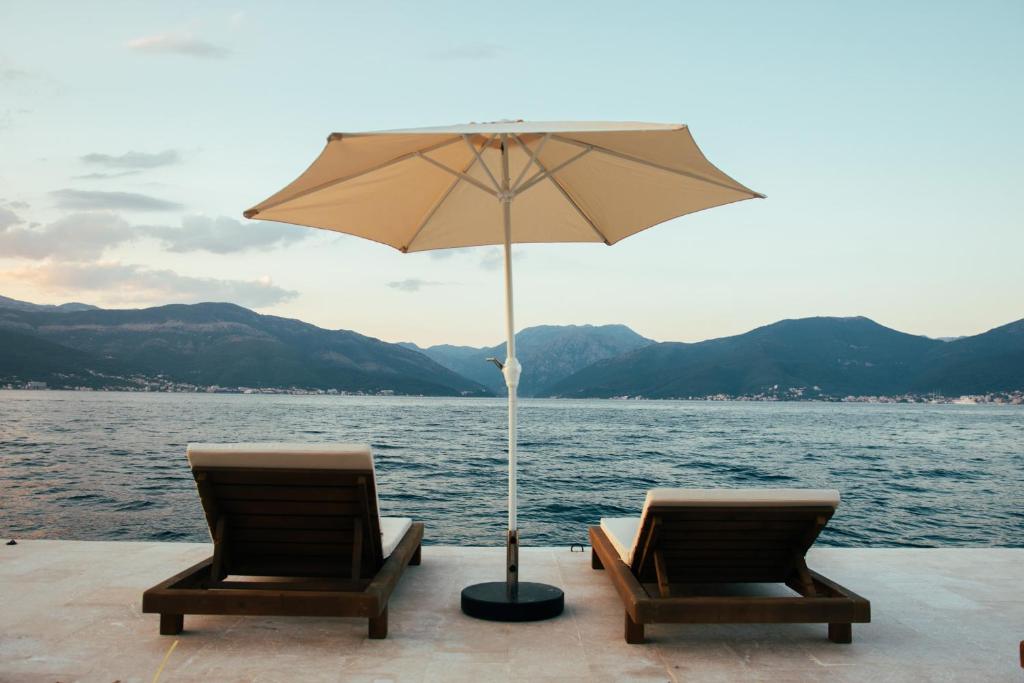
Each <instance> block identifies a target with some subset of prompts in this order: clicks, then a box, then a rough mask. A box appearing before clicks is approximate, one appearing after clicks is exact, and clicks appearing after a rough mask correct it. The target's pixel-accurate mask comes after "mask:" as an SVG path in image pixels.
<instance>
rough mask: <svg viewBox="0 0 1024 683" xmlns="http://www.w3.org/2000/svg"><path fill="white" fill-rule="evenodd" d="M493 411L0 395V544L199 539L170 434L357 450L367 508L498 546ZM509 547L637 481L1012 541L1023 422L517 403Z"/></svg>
mask: <svg viewBox="0 0 1024 683" xmlns="http://www.w3.org/2000/svg"><path fill="white" fill-rule="evenodd" d="M504 420H505V411H504V402H503V401H502V400H499V399H436V398H363V397H341V396H242V395H206V394H117V393H72V392H27V391H21V392H16V391H0V534H3V535H5V536H9V537H14V538H71V539H115V540H160V541H205V540H208V538H209V537H208V533H207V531H206V527H205V524H204V521H203V519H202V516H201V514H200V508H199V503H198V498H197V496H196V492H195V485H194V483H193V481H192V479H191V477H190V475H189V469H188V465H187V463H186V460H185V446H186V444H187V443H188V442H189V441H207V442H230V441H295V442H310V443H322V442H336V441H363V442H369V443H371V444H373V447H374V451H375V454H376V459H377V460H376V462H377V471H378V477H379V480H380V483H379V488H380V497H381V505H382V507H383V509H384V512H385V514H391V515H402V516H409V517H414V518H416V519H417V520H421V521H423V522H425V523H426V525H427V540H428V542H431V543H446V544H473V545H500V544H502V543H503V542H504V540H503V539H504V536H503V530H504V526H505V515H506V508H505V500H506V499H505V496H506V490H507V488H506V486H507V484H506V456H505V428H504ZM521 423H522V424H521V432H520V439H521V455H520V470H519V476H520V517H519V519H520V527H521V533H522V537H523V543H524V544H532V545H564V544H569V543H574V542H585V541H586V526H587V525H588V524H594V523H596V522H597V520H598V519H599V518H600V517H602V516H614V515H630V514H637V512H638V510H639V509H640V506H641V504H642V502H643V498H644V493H645V491H646V490H647V489H648V488H651V487H654V486H692V487H718V486H720V487H744V486H746V487H751V486H769V487H790V486H793V487H830V488H837V489H839V490H840V491H841V492H842V496H843V502H842V505H841V506H840V508H839V511H838V512H837V514H836V516H835V517H834V518H833V521H832V522H831V523H830V524H829V526H828V528H827V529H826V531H825V533H824V534H823V535H822V538H821V540H820V541H819V542H820V543H822V544H824V545H834V546H957V545H985V546H989V545H999V546H1016V547H1024V409H1022V408H1020V407H1012V406H952V405H939V406H924V405H864V404H825V403H703V402H671V401H665V402H660V401H657V402H656V401H650V402H627V401H560V400H543V399H538V400H525V401H522V404H521Z"/></svg>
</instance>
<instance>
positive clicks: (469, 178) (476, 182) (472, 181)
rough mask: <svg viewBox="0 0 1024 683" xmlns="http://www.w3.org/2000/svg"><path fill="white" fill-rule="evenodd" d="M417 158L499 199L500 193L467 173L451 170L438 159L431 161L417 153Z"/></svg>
mask: <svg viewBox="0 0 1024 683" xmlns="http://www.w3.org/2000/svg"><path fill="white" fill-rule="evenodd" d="M416 156H418V157H419V158H420V159H423V161H426V162H428V163H431V164H433V165H434V166H437V167H438V168H439V169H441V170H442V171H445V172H447V173H451V174H452V175H453V176H455V177H456V178H460V179H462V180H465V181H466V182H467V183H469V184H470V185H473V186H475V187H478V188H480V189H481V190H483V191H484V192H486V193H487V194H489V195H491V196H492V197H497V196H498V192H497V191H496V190H492V189H491V188H489V187H487V186H486V185H484V184H483V183H481V182H480V181H479V180H477V179H476V178H473V177H472V176H468V175H466V174H465V173H460V172H458V171H456V170H455V169H454V168H450V167H448V166H446V165H444V164H442V163H441V162H440V161H437V160H436V159H431V158H430V157H428V156H426V155H425V154H420V153H419V152H417V153H416Z"/></svg>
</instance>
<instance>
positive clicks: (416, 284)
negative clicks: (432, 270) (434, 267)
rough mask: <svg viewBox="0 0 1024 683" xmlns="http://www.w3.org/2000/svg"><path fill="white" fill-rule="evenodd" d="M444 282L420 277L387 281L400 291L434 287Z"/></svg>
mask: <svg viewBox="0 0 1024 683" xmlns="http://www.w3.org/2000/svg"><path fill="white" fill-rule="evenodd" d="M443 284H444V283H443V282H434V281H433V280H420V279H419V278H409V279H407V280H395V281H393V282H389V283H387V285H388V287H390V288H391V289H397V290H398V291H400V292H418V291H420V290H421V289H423V288H424V287H434V286H436V285H443Z"/></svg>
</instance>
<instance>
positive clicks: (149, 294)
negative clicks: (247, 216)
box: [4, 262, 298, 308]
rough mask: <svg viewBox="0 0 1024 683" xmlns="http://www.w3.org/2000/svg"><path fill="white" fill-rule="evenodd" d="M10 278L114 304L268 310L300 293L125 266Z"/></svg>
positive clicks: (34, 271)
mask: <svg viewBox="0 0 1024 683" xmlns="http://www.w3.org/2000/svg"><path fill="white" fill-rule="evenodd" d="M4 275H8V276H12V277H14V278H17V280H18V281H19V282H27V283H31V284H33V285H35V286H38V287H40V288H43V289H47V290H49V291H52V292H54V293H66V294H67V295H71V296H79V295H80V294H81V293H82V292H98V293H100V294H101V295H102V297H103V298H104V299H105V300H107V301H109V302H111V303H124V302H128V303H133V304H159V303H166V302H168V301H177V302H180V303H199V302H202V301H230V302H232V303H236V304H239V305H242V306H246V307H249V308H263V307H266V306H273V305H274V304H279V303H282V302H284V301H289V300H291V299H293V298H295V297H296V296H298V292H294V291H291V290H287V289H284V288H282V287H278V286H276V285H274V284H273V283H272V282H270V280H269V279H268V278H262V279H260V280H220V279H217V278H201V277H190V276H186V275H180V274H178V273H175V272H174V271H171V270H154V269H149V268H145V267H143V266H137V265H132V264H124V263H117V262H112V263H47V264H43V265H40V266H34V267H29V268H21V269H18V270H14V271H8V272H7V273H4Z"/></svg>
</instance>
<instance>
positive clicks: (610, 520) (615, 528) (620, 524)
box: [601, 517, 640, 564]
mask: <svg viewBox="0 0 1024 683" xmlns="http://www.w3.org/2000/svg"><path fill="white" fill-rule="evenodd" d="M601 528H602V529H603V530H604V533H605V535H606V536H607V537H608V540H609V541H611V542H612V545H613V546H614V547H615V550H616V551H617V552H618V553H619V557H621V558H622V561H623V562H625V563H626V564H629V563H630V562H631V561H632V552H633V546H634V545H635V544H636V535H637V534H638V533H639V532H640V518H639V517H602V518H601Z"/></svg>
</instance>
